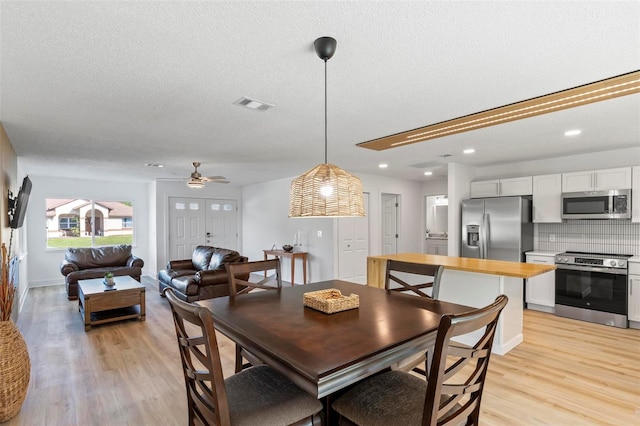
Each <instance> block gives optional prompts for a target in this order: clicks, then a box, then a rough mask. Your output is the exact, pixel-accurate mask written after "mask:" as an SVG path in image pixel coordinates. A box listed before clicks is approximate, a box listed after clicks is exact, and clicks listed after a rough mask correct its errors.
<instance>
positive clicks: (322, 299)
mask: <svg viewBox="0 0 640 426" xmlns="http://www.w3.org/2000/svg"><path fill="white" fill-rule="evenodd" d="M302 301H303V303H304V306H308V307H309V308H313V309H316V310H318V311H320V312H324V313H325V314H333V313H336V312H340V311H346V310H348V309H355V308H357V307H359V306H360V297H359V296H358V295H357V294H353V293H351V295H350V296H343V295H342V293H340V290H338V289H335V288H329V289H326V290H318V291H310V292H308V293H305V294H304V295H303V298H302Z"/></svg>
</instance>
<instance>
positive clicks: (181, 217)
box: [169, 197, 205, 260]
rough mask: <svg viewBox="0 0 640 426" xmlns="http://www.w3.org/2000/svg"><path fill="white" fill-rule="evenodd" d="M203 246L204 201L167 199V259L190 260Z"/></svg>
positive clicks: (196, 199) (177, 198) (197, 199)
mask: <svg viewBox="0 0 640 426" xmlns="http://www.w3.org/2000/svg"><path fill="white" fill-rule="evenodd" d="M204 244H205V210H204V200H202V199H199V198H179V197H169V259H171V260H178V259H191V254H192V253H193V250H194V249H195V247H196V246H199V245H204Z"/></svg>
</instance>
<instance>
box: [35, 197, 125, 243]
mask: <svg viewBox="0 0 640 426" xmlns="http://www.w3.org/2000/svg"><path fill="white" fill-rule="evenodd" d="M133 216H134V215H133V203H132V202H131V201H98V200H87V199H81V198H75V199H61V198H48V199H47V200H46V217H47V220H46V223H47V247H48V248H66V247H96V246H111V245H117V244H133Z"/></svg>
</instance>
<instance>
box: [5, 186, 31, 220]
mask: <svg viewBox="0 0 640 426" xmlns="http://www.w3.org/2000/svg"><path fill="white" fill-rule="evenodd" d="M30 194H31V180H30V179H29V176H25V177H24V179H23V180H22V186H21V187H20V191H19V192H18V196H17V197H16V198H14V199H13V200H11V199H9V216H10V217H11V220H10V222H9V227H10V228H11V229H18V228H20V227H22V224H23V223H24V216H25V213H26V212H27V204H29V195H30Z"/></svg>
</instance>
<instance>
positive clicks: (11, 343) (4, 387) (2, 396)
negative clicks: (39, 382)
mask: <svg viewBox="0 0 640 426" xmlns="http://www.w3.org/2000/svg"><path fill="white" fill-rule="evenodd" d="M30 375H31V361H30V360H29V352H28V351H27V344H26V343H25V341H24V338H23V337H22V334H20V330H18V327H16V325H15V324H14V323H13V321H0V423H3V422H6V421H8V420H9V419H11V418H13V417H15V415H16V414H18V412H19V411H20V408H21V407H22V403H23V402H24V398H25V397H26V396H27V388H28V387H29V378H30Z"/></svg>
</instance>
